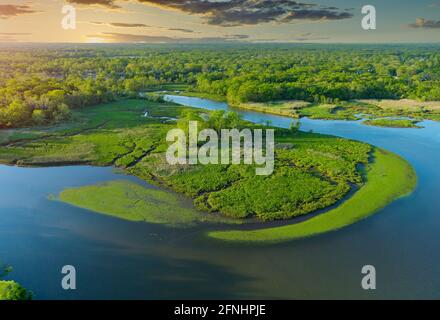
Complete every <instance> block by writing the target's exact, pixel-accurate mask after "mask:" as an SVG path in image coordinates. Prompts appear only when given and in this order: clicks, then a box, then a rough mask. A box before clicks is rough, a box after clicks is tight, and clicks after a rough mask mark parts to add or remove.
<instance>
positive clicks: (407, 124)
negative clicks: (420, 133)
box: [362, 119, 422, 128]
mask: <svg viewBox="0 0 440 320" xmlns="http://www.w3.org/2000/svg"><path fill="white" fill-rule="evenodd" d="M362 123H363V124H365V125H367V126H375V127H385V128H422V127H421V126H419V125H417V123H418V121H416V120H408V119H373V120H365V121H364V122H362Z"/></svg>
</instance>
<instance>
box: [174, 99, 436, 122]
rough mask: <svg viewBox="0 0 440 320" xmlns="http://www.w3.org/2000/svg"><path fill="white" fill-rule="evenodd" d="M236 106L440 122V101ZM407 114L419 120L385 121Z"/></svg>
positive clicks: (327, 116)
mask: <svg viewBox="0 0 440 320" xmlns="http://www.w3.org/2000/svg"><path fill="white" fill-rule="evenodd" d="M176 95H181V96H190V97H197V98H201V99H210V100H213V101H218V102H227V98H226V97H224V96H220V95H214V94H209V93H202V92H189V93H187V92H180V93H176ZM231 106H232V107H233V108H238V109H243V110H249V111H256V112H261V113H266V114H272V115H278V116H283V117H289V118H292V119H300V118H303V117H307V118H310V119H316V120H352V121H354V120H361V119H364V118H367V120H366V121H364V122H363V124H365V125H370V123H371V125H376V124H373V123H377V126H381V127H389V128H417V126H416V124H415V123H416V122H418V121H422V120H433V121H440V102H438V101H426V102H419V101H416V100H410V99H401V100H380V99H370V100H353V101H339V102H337V103H336V102H333V103H314V102H308V101H302V100H283V101H269V102H246V103H235V104H232V105H231ZM386 117H388V118H392V117H400V118H401V117H407V118H411V119H417V120H414V121H413V120H408V121H413V124H414V126H411V125H410V124H409V123H404V121H402V122H400V123H399V121H400V120H399V121H397V120H396V121H383V119H384V118H386Z"/></svg>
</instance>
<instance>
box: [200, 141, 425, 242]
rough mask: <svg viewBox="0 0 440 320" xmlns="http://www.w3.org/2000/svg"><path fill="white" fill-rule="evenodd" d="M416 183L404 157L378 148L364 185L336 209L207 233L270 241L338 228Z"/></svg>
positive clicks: (229, 238)
mask: <svg viewBox="0 0 440 320" xmlns="http://www.w3.org/2000/svg"><path fill="white" fill-rule="evenodd" d="M416 183H417V177H416V173H415V172H414V170H413V168H412V167H411V166H410V165H409V164H408V163H407V162H406V161H405V160H403V159H402V158H400V157H399V156H397V155H395V154H393V153H390V152H387V151H384V150H381V149H375V150H374V162H373V163H371V164H370V165H368V167H367V171H366V183H365V185H364V186H363V187H362V188H361V189H360V190H359V191H357V192H356V193H355V194H354V195H353V196H352V197H351V198H350V199H348V200H347V201H345V202H344V203H342V204H341V205H340V206H338V207H337V208H335V209H332V210H330V211H328V212H326V213H324V214H321V215H318V216H316V217H314V218H311V219H309V220H307V221H305V222H301V223H297V224H292V225H288V226H283V227H275V228H267V229H259V230H251V231H241V230H233V231H214V232H210V233H208V236H209V237H211V238H214V239H218V240H223V241H237V242H262V243H270V242H282V241H289V240H294V239H298V238H304V237H309V236H312V235H316V234H320V233H324V232H329V231H334V230H338V229H341V228H343V227H345V226H348V225H350V224H353V223H355V222H356V221H358V220H360V219H364V218H366V217H368V216H370V215H372V214H373V213H375V212H377V211H378V210H380V209H381V208H383V207H385V206H386V205H387V204H389V203H390V202H392V201H394V200H395V199H397V198H400V197H403V196H405V195H408V194H409V193H411V192H412V191H413V190H414V188H415V186H416Z"/></svg>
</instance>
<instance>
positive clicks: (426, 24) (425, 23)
mask: <svg viewBox="0 0 440 320" xmlns="http://www.w3.org/2000/svg"><path fill="white" fill-rule="evenodd" d="M409 27H411V28H423V29H440V20H439V21H436V20H426V19H423V18H417V19H416V23H412V24H409Z"/></svg>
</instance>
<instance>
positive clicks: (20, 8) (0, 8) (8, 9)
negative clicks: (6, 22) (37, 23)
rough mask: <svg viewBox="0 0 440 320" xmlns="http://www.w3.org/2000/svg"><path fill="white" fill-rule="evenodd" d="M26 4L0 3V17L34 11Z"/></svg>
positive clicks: (5, 17)
mask: <svg viewBox="0 0 440 320" xmlns="http://www.w3.org/2000/svg"><path fill="white" fill-rule="evenodd" d="M36 12H38V11H35V10H33V9H31V7H29V6H28V5H15V4H0V18H1V19H8V18H10V17H16V16H19V15H22V14H29V13H36Z"/></svg>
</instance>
